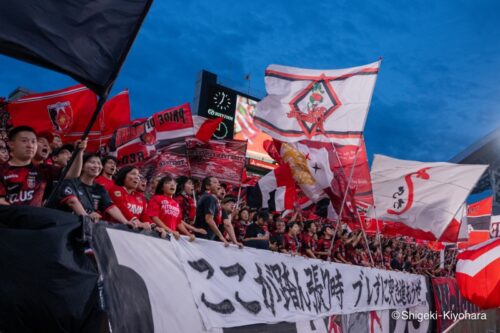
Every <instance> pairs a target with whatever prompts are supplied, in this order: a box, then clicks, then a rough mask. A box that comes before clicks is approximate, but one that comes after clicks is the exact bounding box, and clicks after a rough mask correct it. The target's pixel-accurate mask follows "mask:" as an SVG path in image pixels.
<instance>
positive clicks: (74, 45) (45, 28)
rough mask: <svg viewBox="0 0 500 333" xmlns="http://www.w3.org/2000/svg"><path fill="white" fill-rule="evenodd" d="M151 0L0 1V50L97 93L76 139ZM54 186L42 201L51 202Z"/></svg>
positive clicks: (103, 95) (105, 94) (106, 88)
mask: <svg viewBox="0 0 500 333" xmlns="http://www.w3.org/2000/svg"><path fill="white" fill-rule="evenodd" d="M152 2H153V1H152V0H140V1H133V2H123V1H119V0H111V1H109V0H96V1H93V3H92V6H90V5H88V3H87V2H76V3H75V2H74V1H70V0H47V1H36V0H26V1H16V0H5V1H1V2H0V13H1V14H0V54H4V55H7V56H10V57H13V58H16V59H19V60H22V61H26V62H29V63H32V64H34V65H38V66H41V67H45V68H48V69H52V70H55V71H57V72H60V73H63V74H67V75H69V76H71V77H72V78H74V79H75V80H77V81H79V82H81V83H83V84H85V85H86V86H87V87H89V88H90V89H92V90H93V91H94V92H95V93H96V94H97V95H98V96H99V101H98V103H97V106H96V108H95V110H94V112H93V114H92V117H91V119H90V121H89V123H88V124H87V127H86V128H85V131H84V132H83V134H82V138H81V140H82V141H84V140H85V139H86V138H87V136H88V134H89V132H90V130H91V128H92V126H93V124H94V123H95V121H96V120H97V118H98V116H99V113H100V112H101V109H102V106H103V105H104V103H105V102H106V99H107V98H108V95H109V92H110V90H111V88H112V86H113V83H114V82H115V80H116V77H117V76H118V73H119V72H120V69H121V67H122V65H123V63H124V61H125V58H126V56H127V54H128V52H129V51H130V48H131V47H132V44H133V42H134V40H135V37H136V36H137V34H138V32H139V29H140V27H141V25H142V23H143V21H144V19H145V17H146V15H147V13H148V11H149V8H150V6H151V4H152ZM61 41H64V43H61ZM77 153H78V149H75V151H74V152H73V155H72V156H71V159H70V160H69V162H68V164H67V166H66V167H65V168H64V169H63V170H62V172H61V177H60V179H61V180H62V179H64V177H65V175H66V173H67V172H68V170H69V168H70V166H71V164H72V163H73V161H74V160H75V157H76V156H77ZM60 183H61V182H58V184H60ZM58 187H59V185H58V186H56V188H55V189H54V191H53V192H52V194H51V195H50V197H49V199H48V200H47V202H50V201H51V199H52V198H53V194H54V193H55V192H56V191H57V188H58Z"/></svg>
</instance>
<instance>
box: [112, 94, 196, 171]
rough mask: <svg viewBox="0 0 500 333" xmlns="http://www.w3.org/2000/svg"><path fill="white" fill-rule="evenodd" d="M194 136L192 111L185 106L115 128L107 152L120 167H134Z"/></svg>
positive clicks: (187, 105)
mask: <svg viewBox="0 0 500 333" xmlns="http://www.w3.org/2000/svg"><path fill="white" fill-rule="evenodd" d="M193 134H194V128H193V118H192V115H191V108H190V107H189V104H188V103H186V104H182V105H180V106H177V107H173V108H169V109H166V110H164V111H161V112H157V113H155V114H154V115H152V116H151V117H149V118H147V119H145V120H142V121H135V122H133V123H132V124H130V125H129V126H125V127H121V128H118V129H117V130H116V131H115V133H114V135H113V139H112V140H111V143H110V150H111V151H112V152H114V154H115V155H116V156H117V158H118V161H119V162H120V164H121V165H124V164H134V165H135V164H137V163H141V162H145V161H146V160H148V159H149V158H151V157H153V156H155V153H156V150H158V149H160V148H162V147H164V146H167V145H169V144H170V143H173V142H176V141H179V139H180V138H184V137H186V136H192V135H193Z"/></svg>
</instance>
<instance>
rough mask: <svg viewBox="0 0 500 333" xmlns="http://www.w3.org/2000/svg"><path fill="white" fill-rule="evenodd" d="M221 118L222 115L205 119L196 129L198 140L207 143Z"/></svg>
mask: <svg viewBox="0 0 500 333" xmlns="http://www.w3.org/2000/svg"><path fill="white" fill-rule="evenodd" d="M223 120H224V119H223V118H222V117H219V118H213V119H207V120H205V121H204V122H203V124H201V126H200V128H199V129H198V132H197V133H196V138H197V139H198V140H200V141H203V142H205V143H208V141H210V138H212V135H214V133H215V131H216V130H217V128H218V127H219V125H220V123H222V121H223Z"/></svg>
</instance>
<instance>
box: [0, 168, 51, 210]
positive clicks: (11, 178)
mask: <svg viewBox="0 0 500 333" xmlns="http://www.w3.org/2000/svg"><path fill="white" fill-rule="evenodd" d="M60 171H61V169H60V168H58V167H56V166H53V165H47V164H36V165H35V164H28V165H25V166H12V165H9V163H8V162H7V163H3V164H1V165H0V197H5V200H6V201H7V202H9V203H10V204H11V205H15V206H20V205H29V206H37V207H41V206H42V201H43V194H44V192H45V188H46V187H47V184H48V183H52V182H53V181H54V180H57V178H58V177H59V173H60Z"/></svg>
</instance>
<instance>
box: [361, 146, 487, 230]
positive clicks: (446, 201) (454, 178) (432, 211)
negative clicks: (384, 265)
mask: <svg viewBox="0 0 500 333" xmlns="http://www.w3.org/2000/svg"><path fill="white" fill-rule="evenodd" d="M486 168H487V166H486V165H458V164H452V163H444V162H443V163H423V162H415V161H405V160H398V159H394V158H390V157H387V156H383V155H375V158H374V161H373V164H372V171H371V178H372V186H373V193H374V197H375V209H374V212H372V213H375V216H376V218H378V219H381V220H387V221H395V222H400V223H402V224H405V225H406V226H407V227H409V228H412V229H416V230H420V231H423V232H430V233H431V234H432V235H433V237H434V238H435V239H437V240H439V239H440V237H441V236H442V235H443V234H444V232H445V230H446V229H447V227H448V226H449V225H450V223H451V221H452V219H453V218H454V217H455V215H456V214H457V212H458V210H459V208H460V206H461V205H462V204H463V203H464V202H465V199H466V198H467V196H468V195H469V193H470V191H471V190H472V188H473V187H474V186H475V184H476V182H477V181H478V179H479V178H480V177H481V175H482V174H483V172H484V171H485V170H486ZM375 216H373V215H372V217H375ZM458 229H459V226H458V228H457V233H458Z"/></svg>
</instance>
